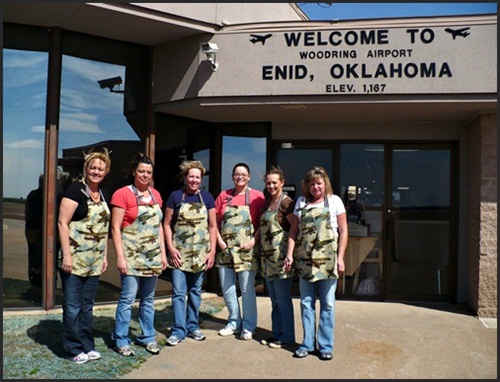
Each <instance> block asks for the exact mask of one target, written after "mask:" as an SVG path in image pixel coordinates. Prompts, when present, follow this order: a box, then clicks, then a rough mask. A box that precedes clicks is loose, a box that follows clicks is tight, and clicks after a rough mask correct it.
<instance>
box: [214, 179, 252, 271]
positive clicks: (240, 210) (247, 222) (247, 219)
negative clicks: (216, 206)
mask: <svg viewBox="0 0 500 382" xmlns="http://www.w3.org/2000/svg"><path fill="white" fill-rule="evenodd" d="M233 196H234V190H233V195H231V198H230V199H229V201H228V202H227V206H226V208H225V210H224V215H223V216H222V222H221V236H222V240H224V241H225V242H226V244H227V248H226V249H225V250H223V251H222V252H219V253H218V254H217V262H216V264H217V266H219V267H234V270H235V271H236V272H241V271H250V270H257V269H259V259H258V257H257V256H255V255H254V250H253V249H250V250H243V249H240V244H241V243H245V242H247V241H250V239H251V238H252V236H253V233H254V229H253V225H252V218H251V216H250V191H249V190H248V188H247V189H246V190H245V205H244V206H232V205H231V201H232V199H233Z"/></svg>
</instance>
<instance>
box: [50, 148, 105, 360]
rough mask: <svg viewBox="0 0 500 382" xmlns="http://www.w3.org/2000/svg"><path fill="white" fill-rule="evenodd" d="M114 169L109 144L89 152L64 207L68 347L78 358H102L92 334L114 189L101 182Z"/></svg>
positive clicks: (61, 209)
mask: <svg viewBox="0 0 500 382" xmlns="http://www.w3.org/2000/svg"><path fill="white" fill-rule="evenodd" d="M110 169H111V160H110V159H109V154H108V151H107V150H106V149H105V150H104V152H91V153H89V154H86V155H85V162H84V165H83V171H84V175H83V177H82V179H81V180H80V181H79V182H76V183H73V184H72V185H70V186H69V187H68V189H67V190H66V192H65V193H64V194H63V197H62V200H61V204H60V207H59V217H58V228H59V240H60V244H61V249H60V252H59V257H58V267H59V273H60V275H61V281H62V286H63V293H64V296H63V333H62V337H63V348H64V351H65V353H66V355H67V357H68V358H70V359H71V360H72V361H73V362H75V363H77V364H82V363H85V362H87V361H89V360H96V359H99V358H101V354H100V353H99V352H98V351H96V350H95V343H94V336H93V334H92V321H93V320H92V319H93V315H92V309H93V307H94V301H95V296H96V292H97V285H98V283H99V277H100V275H101V274H102V273H103V272H105V271H106V269H107V268H108V259H107V249H108V248H107V242H108V230H109V221H110V211H109V207H108V194H107V193H106V192H105V191H104V190H102V189H101V188H100V183H101V182H102V180H103V179H104V177H105V176H106V175H107V174H108V173H109V171H110Z"/></svg>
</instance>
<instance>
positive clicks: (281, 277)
mask: <svg viewBox="0 0 500 382" xmlns="http://www.w3.org/2000/svg"><path fill="white" fill-rule="evenodd" d="M264 181H265V183H266V191H267V193H268V195H269V197H268V203H267V206H266V210H265V211H264V213H263V214H262V217H261V218H260V227H259V229H258V230H257V232H256V233H255V236H254V237H255V239H252V240H251V241H250V242H249V243H248V244H244V245H243V248H252V247H253V245H254V244H255V242H256V241H257V242H260V256H261V261H260V264H261V272H262V276H263V277H264V280H265V281H266V286H267V290H268V292H269V297H270V298H271V307H272V310H271V331H272V337H270V338H267V339H263V340H262V341H261V342H260V343H261V344H262V345H266V346H269V347H270V348H273V349H279V348H281V347H283V346H287V345H291V344H294V343H295V325H294V319H293V302H292V293H291V288H292V280H293V275H294V270H293V269H289V270H285V269H284V268H283V264H284V260H285V256H286V248H287V241H288V231H289V230H290V226H291V223H292V221H293V220H292V216H293V208H294V205H295V203H294V201H293V199H292V198H290V197H289V196H287V195H286V193H284V192H283V185H284V184H285V179H284V176H283V171H282V170H281V169H280V168H276V167H271V168H270V169H269V170H268V171H267V173H266V177H265V179H264ZM259 240H260V241H259Z"/></svg>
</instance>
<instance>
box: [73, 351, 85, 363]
mask: <svg viewBox="0 0 500 382" xmlns="http://www.w3.org/2000/svg"><path fill="white" fill-rule="evenodd" d="M71 360H72V361H73V362H74V363H85V362H88V361H89V356H88V355H87V354H85V353H84V352H81V353H80V354H78V355H77V356H75V357H73V358H71Z"/></svg>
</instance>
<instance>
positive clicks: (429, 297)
mask: <svg viewBox="0 0 500 382" xmlns="http://www.w3.org/2000/svg"><path fill="white" fill-rule="evenodd" d="M3 15H4V20H3V32H4V49H11V50H20V51H23V52H44V53H46V54H47V90H46V99H45V102H46V120H45V121H44V123H45V138H44V139H45V146H44V150H43V158H42V160H43V163H44V167H43V169H44V171H43V173H44V175H45V177H44V182H43V197H42V201H43V209H42V211H43V228H42V230H41V232H42V241H41V246H42V255H41V256H42V266H41V267H42V269H41V274H40V277H41V280H42V282H41V285H38V287H39V289H36V292H33V293H38V294H39V296H38V298H36V296H35V297H33V296H32V297H33V298H31V300H29V302H26V301H27V300H26V301H25V304H24V305H23V304H20V303H18V302H16V297H15V292H12V293H13V295H12V299H9V300H8V301H7V302H6V301H5V294H4V307H5V308H19V307H25V306H30V307H40V308H42V309H46V310H50V309H52V308H54V307H55V306H57V305H60V288H59V287H58V282H57V277H56V272H55V264H54V251H55V245H56V241H55V238H56V224H55V223H56V218H55V213H54V212H55V208H56V194H57V191H58V178H59V173H60V172H61V171H66V172H72V171H75V169H81V158H78V156H79V155H80V154H81V152H82V149H89V148H91V147H101V146H106V147H109V148H111V149H112V151H113V153H112V160H113V168H112V173H116V174H118V173H119V170H120V169H123V168H124V167H125V168H126V165H127V162H128V160H129V159H131V158H130V156H131V155H132V154H131V153H133V152H136V151H137V150H143V151H144V152H146V153H147V154H148V155H149V156H150V157H151V158H152V159H154V161H155V187H156V188H157V189H158V190H159V191H160V192H161V193H162V195H163V198H164V199H165V200H166V199H167V198H168V195H169V194H170V192H171V191H173V190H175V189H177V188H179V186H180V185H179V182H178V179H177V178H176V176H177V174H178V172H179V168H178V165H179V163H180V162H181V161H182V160H184V159H199V160H201V161H202V162H203V163H204V165H205V167H206V168H207V169H208V174H207V176H206V177H205V179H204V186H205V188H206V189H207V190H208V191H210V192H211V193H212V194H213V195H214V196H216V195H218V193H219V192H220V191H221V190H222V189H224V188H227V187H228V185H227V181H228V180H230V171H231V170H230V169H231V168H232V166H233V165H234V164H235V163H237V162H240V161H243V162H248V163H249V164H250V166H251V169H252V175H253V176H252V184H251V186H252V187H254V188H260V189H263V188H264V183H263V182H262V181H261V175H263V173H264V171H265V169H266V167H267V166H269V165H279V166H280V167H281V168H282V169H283V170H284V173H285V177H286V190H287V192H288V193H289V194H290V195H292V196H294V197H296V196H298V195H299V194H300V190H301V187H300V181H301V179H302V178H303V176H304V175H305V173H306V172H307V171H308V170H309V169H310V168H312V167H313V166H315V165H320V166H323V167H324V168H325V169H327V171H328V173H329V174H330V177H331V179H332V182H333V188H334V192H335V193H336V194H338V195H339V196H341V197H342V198H343V200H344V203H345V204H346V206H347V207H348V220H349V231H350V237H349V247H348V251H347V254H346V272H345V274H344V275H343V276H342V277H341V280H340V282H339V288H338V290H337V295H338V298H345V299H355V300H360V299H361V300H375V301H394V300H398V301H411V302H441V303H461V304H467V305H468V306H469V307H470V309H471V310H472V311H473V312H474V313H475V314H477V315H478V316H480V317H494V318H496V317H497V15H496V14H490V15H470V16H460V17H455V16H454V17H450V16H447V17H419V18H397V19H396V18H394V19H378V20H346V21H343V20H333V21H310V20H308V19H307V17H306V16H305V15H304V14H303V13H302V11H301V10H300V8H299V7H298V6H297V5H296V4H294V3H262V4H258V3H199V4H189V3H113V4H111V3H109V4H108V3H71V4H70V3H67V4H66V3H47V4H44V3H37V4H35V3H34V4H26V3H7V4H4V5H3ZM65 57H77V58H80V59H85V60H91V61H96V62H104V63H110V64H115V65H121V66H123V67H124V68H125V76H124V78H123V86H122V88H123V91H124V94H123V101H124V102H123V111H122V112H123V115H124V116H125V117H126V120H127V122H128V124H129V126H130V130H131V131H133V132H134V133H135V134H136V135H137V137H138V141H133V142H128V141H123V140H118V139H116V137H117V136H119V134H118V132H117V134H116V135H115V134H111V135H109V136H105V137H104V139H102V136H99V138H98V139H96V141H95V142H94V143H93V144H92V145H87V144H85V145H80V144H79V143H78V142H74V145H73V147H60V146H59V145H58V142H59V141H60V138H61V136H60V134H63V132H62V131H60V130H59V125H60V108H61V97H60V94H61V86H62V83H61V72H62V69H63V66H64V63H65ZM106 80H107V81H108V82H104V83H102V84H101V86H103V87H106V86H107V87H109V89H110V90H112V89H113V87H114V86H117V85H121V84H120V80H121V77H120V78H116V77H110V78H109V79H106ZM5 96H6V95H5V94H4V97H5ZM117 96H121V95H117ZM4 155H5V153H4ZM20 170H21V171H22V169H20ZM120 179H121V178H119V177H116V178H113V177H111V178H110V180H109V181H110V183H109V187H110V188H116V187H118V186H121V185H122V184H120V181H121V180H120ZM8 208H11V207H10V205H8V203H5V200H4V215H3V224H4V230H3V236H4V244H3V256H4V275H3V277H4V289H5V280H6V278H9V280H17V281H19V282H20V281H27V280H28V272H27V270H26V269H27V268H25V267H27V265H26V266H25V265H23V266H22V269H19V262H20V261H21V260H20V259H21V258H22V259H23V260H22V261H25V260H24V259H26V258H27V256H26V253H27V246H26V244H25V242H24V241H23V239H24V231H23V228H24V223H22V222H21V223H20V219H21V220H22V219H24V217H23V216H21V215H20V214H16V213H15V212H14V211H10V210H9V209H8ZM12 208H13V209H14V208H15V206H14V207H12ZM16 227H17V229H16ZM25 262H26V264H27V260H26V261H25ZM23 264H24V263H23ZM112 268H116V267H114V266H113V263H112V254H111V253H110V267H109V271H108V272H106V274H105V275H103V277H102V284H103V286H102V288H103V289H102V290H101V289H100V290H99V292H98V301H101V302H104V301H113V299H116V298H117V296H118V292H117V291H118V290H119V289H118V288H119V282H120V281H119V277H118V275H117V273H114V272H116V271H115V270H112ZM13 284H16V283H14V282H13ZM17 284H18V283H17ZM17 284H16V285H17ZM100 288H101V287H100ZM31 289H32V290H35V289H33V288H31ZM205 289H207V290H213V291H217V290H218V279H217V275H216V272H213V271H209V274H208V277H207V278H206V285H205ZM170 291H171V287H170V284H169V280H168V277H165V278H164V279H163V280H161V282H159V284H158V295H168V294H169V293H170ZM22 292H24V290H23V291H22ZM17 300H19V299H17Z"/></svg>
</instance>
